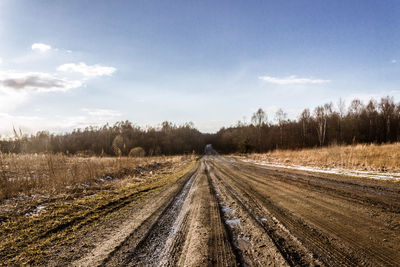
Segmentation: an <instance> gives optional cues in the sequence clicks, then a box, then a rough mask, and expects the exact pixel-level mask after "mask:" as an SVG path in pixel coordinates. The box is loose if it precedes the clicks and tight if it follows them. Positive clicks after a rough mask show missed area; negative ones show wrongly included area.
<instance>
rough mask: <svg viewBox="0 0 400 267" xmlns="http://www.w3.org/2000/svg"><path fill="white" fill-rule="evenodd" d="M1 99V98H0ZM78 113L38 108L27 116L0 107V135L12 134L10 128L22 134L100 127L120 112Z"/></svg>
mask: <svg viewBox="0 0 400 267" xmlns="http://www.w3.org/2000/svg"><path fill="white" fill-rule="evenodd" d="M0 101H1V98H0ZM82 111H83V112H80V114H79V115H71V116H64V115H55V116H52V115H50V116H49V115H48V114H46V116H45V117H44V116H43V115H40V110H37V111H36V112H38V113H36V114H32V115H29V116H21V115H14V114H12V113H10V112H7V111H6V112H4V111H3V112H2V111H1V109H0V135H3V137H4V136H8V137H11V136H13V133H12V129H13V127H14V128H15V129H21V131H22V133H23V134H34V133H36V132H37V131H42V130H48V131H50V132H56V133H61V132H66V131H71V130H73V129H77V128H85V127H87V126H98V127H101V126H103V125H105V124H106V123H111V124H112V123H115V122H116V121H118V120H119V119H120V118H121V116H122V113H120V112H119V111H116V110H110V109H83V110H82Z"/></svg>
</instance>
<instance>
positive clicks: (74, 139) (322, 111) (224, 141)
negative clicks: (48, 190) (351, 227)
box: [0, 96, 400, 156]
mask: <svg viewBox="0 0 400 267" xmlns="http://www.w3.org/2000/svg"><path fill="white" fill-rule="evenodd" d="M273 119H274V120H275V123H272V122H270V120H268V118H267V116H266V113H265V112H264V110H262V109H261V108H260V109H259V110H258V111H257V112H255V113H254V114H253V116H252V118H251V123H245V122H240V121H239V122H238V123H237V125H235V126H231V127H228V128H221V129H220V130H219V131H218V132H217V133H213V134H205V133H201V132H200V131H198V130H197V129H196V128H195V127H194V125H193V123H186V124H184V125H175V124H173V123H170V122H163V123H162V125H161V126H160V127H156V128H151V127H150V128H141V127H139V126H136V125H134V124H132V123H131V122H129V121H123V122H117V123H115V124H114V125H112V126H110V125H108V124H107V125H105V126H103V127H87V128H85V129H77V130H74V131H72V132H71V133H66V134H50V133H49V132H47V131H41V132H38V133H37V134H36V135H31V136H28V135H23V134H22V133H19V132H18V131H15V130H14V134H15V137H14V138H10V139H7V140H4V139H3V140H1V141H0V150H1V152H3V153H41V152H52V153H63V154H80V155H110V156H128V155H130V156H143V155H148V156H153V155H176V154H189V153H197V154H202V153H203V151H204V147H205V145H206V144H212V145H213V147H214V148H215V149H216V150H217V151H219V152H220V153H235V152H240V153H249V152H267V151H271V150H274V149H278V148H279V149H300V148H306V147H317V146H326V145H331V144H358V143H378V144H379V143H389V142H397V141H399V140H400V103H397V104H396V103H395V102H394V100H393V98H392V97H389V96H388V97H384V98H382V99H381V100H380V101H375V100H370V101H369V102H368V103H366V104H365V103H362V102H361V101H360V100H358V99H355V100H353V101H352V102H351V103H350V105H349V106H345V104H344V102H343V101H339V102H338V103H337V104H335V105H334V104H332V103H328V104H325V105H322V106H318V107H316V108H315V109H314V110H309V109H305V110H304V111H303V112H302V113H301V114H300V115H299V117H298V118H297V119H296V120H289V119H288V118H287V114H286V113H285V112H284V111H283V110H282V109H279V110H278V111H277V112H276V114H275V118H273Z"/></svg>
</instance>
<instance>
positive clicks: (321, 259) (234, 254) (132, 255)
mask: <svg viewBox="0 0 400 267" xmlns="http://www.w3.org/2000/svg"><path fill="white" fill-rule="evenodd" d="M147 201H148V204H146V206H145V208H144V209H143V210H141V211H140V212H139V213H140V214H139V213H138V214H137V216H133V217H132V218H127V220H132V221H135V226H134V227H131V228H129V231H128V230H126V229H125V230H124V229H122V226H121V229H116V231H119V236H123V238H121V237H120V238H119V239H115V242H111V241H110V239H109V238H106V240H105V241H104V244H101V243H100V244H98V245H97V247H96V248H95V249H94V250H93V251H92V252H91V253H90V254H88V255H87V256H86V257H84V258H82V259H80V260H79V261H77V262H75V263H74V265H80V266H81V265H87V266H93V265H101V266H210V265H213V266H214V265H216V266H315V265H317V266H360V265H362V266H364V265H365V266H400V234H399V233H400V184H399V183H396V182H391V181H378V180H372V179H361V178H351V177H345V176H339V175H327V174H316V173H307V172H301V171H294V170H285V169H276V168H269V167H261V166H257V165H254V164H250V163H243V162H239V161H237V160H235V159H231V158H225V157H222V156H218V155H207V156H204V157H203V158H202V159H200V160H199V163H198V166H197V168H196V170H195V172H194V173H193V174H191V175H187V178H185V179H184V181H181V182H180V183H179V184H174V185H173V186H171V187H170V188H169V189H168V190H165V191H163V192H160V193H159V194H158V195H155V196H153V197H152V199H148V200H147ZM121 232H123V234H121Z"/></svg>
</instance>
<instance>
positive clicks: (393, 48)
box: [0, 0, 400, 136]
mask: <svg viewBox="0 0 400 267" xmlns="http://www.w3.org/2000/svg"><path fill="white" fill-rule="evenodd" d="M0 40H1V42H0V58H1V60H0V62H1V63H0V134H2V135H3V136H5V135H7V134H9V133H10V131H11V130H12V127H13V126H15V127H16V128H21V129H22V130H23V131H24V132H27V133H31V132H35V131H37V130H39V129H47V130H50V131H55V132H64V131H70V130H72V129H73V128H77V127H85V126H87V125H101V124H104V123H105V122H110V123H114V122H115V121H118V120H126V119H128V120H130V121H132V122H133V123H135V124H137V125H140V126H147V125H152V126H156V125H158V124H160V123H161V122H162V121H165V120H169V121H173V122H176V123H184V122H189V121H192V122H194V124H195V126H196V127H197V128H199V129H200V130H201V131H204V132H214V131H216V130H218V129H219V128H220V127H222V126H229V125H233V124H235V123H236V122H237V121H238V120H243V119H245V120H247V121H249V118H250V117H251V114H252V113H253V112H254V111H255V110H256V109H258V108H259V107H261V108H263V109H265V110H266V111H267V113H268V116H269V120H270V121H273V119H274V113H275V112H276V110H277V109H278V108H283V109H284V110H285V111H286V112H287V113H288V115H289V117H290V118H296V117H297V115H298V114H299V113H300V112H301V111H302V110H303V109H304V108H311V109H313V108H314V107H315V106H317V105H320V104H324V103H326V102H330V101H332V102H333V103H334V104H335V103H336V102H337V101H338V100H339V98H343V99H345V100H346V102H347V104H348V103H349V102H350V100H351V99H352V98H354V97H357V98H360V99H361V100H364V101H366V100H367V99H369V98H371V97H374V98H376V99H379V98H380V97H381V96H384V95H392V96H394V97H395V99H396V100H397V101H398V100H400V89H399V87H398V85H399V81H400V75H399V69H400V65H399V64H400V2H399V1H329V2H328V1H300V0H293V1H188V0H186V1H151V0H146V1H145V0H143V1H100V0H97V1H86V0H69V1H57V0H49V1H45V0H37V1H30V0H25V1H23V0H1V1H0Z"/></svg>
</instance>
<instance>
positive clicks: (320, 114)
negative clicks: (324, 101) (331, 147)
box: [314, 106, 327, 146]
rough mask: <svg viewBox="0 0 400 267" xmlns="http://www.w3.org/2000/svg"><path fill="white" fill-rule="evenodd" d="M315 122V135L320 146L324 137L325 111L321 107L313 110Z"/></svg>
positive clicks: (323, 141)
mask: <svg viewBox="0 0 400 267" xmlns="http://www.w3.org/2000/svg"><path fill="white" fill-rule="evenodd" d="M314 114H315V120H316V122H317V134H318V141H319V145H320V146H322V145H323V144H324V143H325V135H326V122H327V119H326V113H325V109H324V107H322V106H318V107H316V108H315V110H314Z"/></svg>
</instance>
